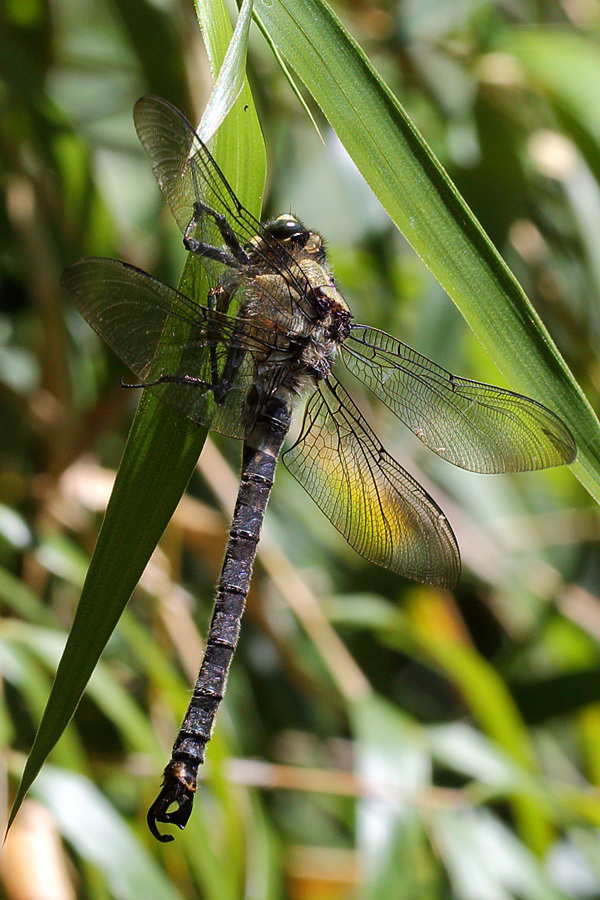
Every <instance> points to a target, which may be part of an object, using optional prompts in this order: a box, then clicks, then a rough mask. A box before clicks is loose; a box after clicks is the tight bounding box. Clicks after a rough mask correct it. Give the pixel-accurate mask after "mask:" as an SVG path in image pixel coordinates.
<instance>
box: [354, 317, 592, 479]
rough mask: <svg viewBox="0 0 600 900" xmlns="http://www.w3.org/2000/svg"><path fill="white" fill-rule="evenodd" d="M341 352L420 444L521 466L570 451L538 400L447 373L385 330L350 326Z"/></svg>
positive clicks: (479, 463)
mask: <svg viewBox="0 0 600 900" xmlns="http://www.w3.org/2000/svg"><path fill="white" fill-rule="evenodd" d="M342 358H343V360H344V362H345V364H346V366H347V367H348V368H349V369H350V371H351V372H352V373H353V374H354V375H356V377H357V378H359V379H360V380H361V381H362V382H363V384H365V385H366V386H367V387H368V388H370V389H371V390H372V391H373V393H374V394H375V395H376V396H377V397H379V399H380V400H381V401H382V402H383V403H385V405H386V406H388V407H389V409H391V410H392V412H393V413H395V414H396V415H397V416H398V418H400V419H401V420H402V421H403V422H404V423H405V425H407V426H408V427H409V428H410V430H411V431H412V432H413V433H414V434H416V436H417V437H418V438H420V440H422V441H423V443H424V444H426V445H427V446H428V447H430V448H431V449H432V450H434V451H435V452H436V453H437V454H439V456H442V457H443V458H444V459H447V460H448V461H449V462H451V463H454V465H456V466H461V467H462V468H463V469H470V470H471V471H472V472H483V473H488V474H489V473H496V472H525V471H530V470H532V469H545V468H548V467H550V466H560V465H563V464H564V463H570V462H573V460H574V459H575V456H576V454H577V448H576V445H575V441H574V440H573V436H572V435H571V432H570V431H569V429H568V428H567V427H566V425H565V424H564V423H563V422H562V421H561V420H560V419H559V418H558V416H556V415H554V413H553V412H551V411H550V410H549V409H546V407H545V406H542V404H541V403H537V402H536V401H535V400H532V399H531V398H529V397H523V396H522V395H521V394H515V393H513V392H512V391H507V390H504V389H503V388H499V387H493V386H492V385H489V384H482V383H480V382H477V381H470V380H469V379H467V378H459V377H457V376H456V375H451V374H450V372H447V371H446V370H445V369H442V368H441V366H438V365H436V364H435V363H434V362H432V361H431V360H430V359H427V357H426V356H422V355H421V354H420V353H417V352H416V351H415V350H412V349H411V348H410V347H408V346H407V345H406V344H403V343H402V341H399V340H396V338H393V337H391V336H390V335H389V334H386V333H385V332H383V331H378V330H377V329H375V328H369V327H368V326H366V325H357V326H354V327H353V328H352V331H351V333H350V336H349V337H348V339H347V340H346V342H345V344H344V345H343V347H342Z"/></svg>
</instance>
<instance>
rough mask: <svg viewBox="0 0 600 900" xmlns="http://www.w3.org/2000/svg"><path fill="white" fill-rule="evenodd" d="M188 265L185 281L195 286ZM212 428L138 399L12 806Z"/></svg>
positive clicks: (226, 27) (252, 118) (260, 162)
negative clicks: (74, 612)
mask: <svg viewBox="0 0 600 900" xmlns="http://www.w3.org/2000/svg"><path fill="white" fill-rule="evenodd" d="M201 27H202V28H203V34H204V38H205V42H206V45H207V49H208V52H209V57H210V60H211V66H212V69H213V72H215V71H217V70H218V69H219V67H220V65H221V63H222V61H223V58H224V56H225V53H226V51H227V47H228V44H229V41H230V39H231V31H232V29H231V23H230V21H229V18H228V16H227V13H226V12H225V10H224V8H223V6H222V4H221V2H220V0H213V2H212V3H210V4H209V3H205V4H203V13H202V17H201ZM213 152H214V155H215V156H216V158H217V160H218V162H219V164H220V166H221V167H222V169H223V170H224V171H225V173H226V174H227V176H228V178H229V179H230V181H231V183H232V186H233V188H234V190H235V191H236V193H237V194H238V196H240V198H241V199H242V201H243V202H244V204H245V205H246V206H247V207H248V208H249V209H250V210H252V211H253V212H254V214H255V215H257V216H260V206H261V200H262V192H263V188H264V178H265V151H264V144H263V141H262V135H261V132H260V128H259V125H258V119H257V116H256V111H255V108H254V104H253V100H252V96H251V94H250V91H249V89H248V87H247V85H246V86H245V87H244V88H243V90H242V92H241V94H240V96H239V98H238V100H237V101H236V104H235V105H234V108H233V110H232V112H231V113H230V114H229V116H228V118H227V121H226V122H224V124H223V126H222V128H221V129H220V131H219V133H218V135H217V137H216V139H215V141H214V145H213ZM197 287H198V286H197V285H194V284H192V281H191V279H190V277H189V275H188V269H187V267H186V269H184V273H183V275H182V278H181V281H180V283H179V288H180V290H182V291H183V292H190V291H191V290H192V289H194V288H196V289H197ZM205 437H206V430H205V429H202V428H199V427H197V426H195V425H193V424H192V423H191V422H188V421H182V419H181V418H180V417H178V416H177V415H176V414H175V412H174V411H173V410H171V409H170V408H169V407H167V406H166V405H165V404H163V403H160V402H159V401H158V400H156V399H155V398H154V397H152V396H151V395H150V394H146V395H144V396H143V397H142V400H141V401H140V404H139V407H138V410H137V413H136V416H135V419H134V422H133V425H132V428H131V432H130V434H129V438H128V441H127V446H126V448H125V452H124V454H123V459H122V461H121V465H120V467H119V471H118V473H117V477H116V480H115V485H114V489H113V492H112V495H111V498H110V501H109V504H108V507H107V510H106V515H105V517H104V522H103V523H102V528H101V530H100V534H99V537H98V542H97V544H96V548H95V551H94V555H93V557H92V560H91V563H90V568H89V570H88V574H87V578H86V581H85V584H84V587H83V591H82V594H81V599H80V602H79V606H78V608H77V613H76V615H75V619H74V621H73V626H72V628H71V632H70V634H69V637H68V640H67V644H66V646H65V650H64V653H63V656H62V658H61V661H60V664H59V666H58V670H57V673H56V679H55V682H54V685H53V688H52V691H51V694H50V697H49V699H48V703H47V706H46V709H45V711H44V715H43V718H42V721H41V723H40V726H39V728H38V732H37V734H36V738H35V741H34V744H33V747H32V749H31V752H30V754H29V757H28V759H27V763H26V765H25V769H24V772H23V776H22V778H21V782H20V784H19V787H18V791H17V795H16V798H15V801H14V803H13V807H12V809H11V814H10V819H9V827H10V823H11V822H12V821H13V819H14V817H15V815H16V813H17V811H18V809H19V807H20V805H21V803H22V801H23V798H24V796H25V794H26V792H27V790H28V789H29V787H30V786H31V784H32V782H33V780H34V779H35V778H36V776H37V774H38V772H39V771H40V768H41V767H42V765H43V763H44V761H45V759H46V758H47V756H48V754H49V753H50V751H51V750H52V748H53V747H54V745H55V744H56V742H57V741H58V739H59V738H60V736H61V734H62V733H63V731H64V729H65V728H66V726H67V724H68V722H69V720H70V719H71V716H72V715H73V713H74V711H75V709H76V707H77V704H78V703H79V700H80V699H81V695H82V693H83V691H84V689H85V686H86V684H87V682H88V680H89V678H90V675H91V673H92V671H93V669H94V667H95V665H96V663H97V661H98V659H99V657H100V654H101V653H102V651H103V649H104V647H105V645H106V642H107V641H108V639H109V637H110V635H111V634H112V632H113V630H114V628H115V626H116V624H117V621H118V619H119V616H120V615H121V613H122V612H123V609H124V608H125V605H126V604H127V601H128V600H129V597H130V596H131V593H132V591H133V590H134V588H135V586H136V584H137V582H138V580H139V578H140V576H141V574H142V572H143V570H144V568H145V566H146V563H147V562H148V560H149V558H150V555H151V553H152V552H153V550H154V548H155V546H156V544H157V543H158V541H159V539H160V537H161V535H162V533H163V531H164V529H165V527H166V525H167V523H168V522H169V519H170V518H171V515H172V513H173V511H174V509H175V507H176V506H177V503H178V502H179V499H180V497H181V495H182V493H183V491H184V490H185V487H186V485H187V483H188V481H189V478H190V475H191V474H192V471H193V469H194V466H195V463H196V461H197V459H198V455H199V453H200V451H201V449H202V446H203V443H204V440H205Z"/></svg>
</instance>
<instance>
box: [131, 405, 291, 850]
mask: <svg viewBox="0 0 600 900" xmlns="http://www.w3.org/2000/svg"><path fill="white" fill-rule="evenodd" d="M291 413H292V408H291V403H290V400H289V393H288V391H286V390H285V389H281V390H280V391H278V392H276V393H275V394H274V395H273V396H271V397H269V398H268V399H267V400H266V402H265V403H264V406H263V407H261V409H260V410H259V411H258V413H257V415H256V420H255V424H254V427H253V428H252V430H251V431H250V433H249V435H248V437H247V439H246V441H245V442H244V449H243V459H242V475H241V481H240V489H239V492H238V497H237V502H236V505H235V511H234V513H233V518H232V521H231V528H230V531H229V540H228V541H227V548H226V550H225V559H224V560H223V566H222V569H221V576H220V578H219V586H218V588H217V596H216V600H215V606H214V610H213V616H212V621H211V625H210V631H209V634H208V638H207V641H206V649H205V651H204V658H203V660H202V666H201V668H200V672H199V674H198V680H197V681H196V686H195V688H194V693H193V696H192V699H191V701H190V704H189V706H188V710H187V712H186V714H185V718H184V720H183V723H182V726H181V729H180V731H179V734H178V735H177V739H176V740H175V743H174V745H173V752H172V754H171V759H170V760H169V763H168V764H167V766H166V768H165V771H164V778H163V786H162V788H161V791H160V793H159V795H158V797H157V798H156V800H155V801H154V803H153V804H152V806H151V807H150V810H149V811H148V825H149V827H150V830H151V831H152V833H153V834H154V836H155V837H157V838H158V839H159V840H161V841H169V840H172V836H171V835H168V834H163V835H161V834H160V833H159V832H158V830H157V827H156V826H157V823H158V822H165V823H170V824H173V825H178V826H179V827H180V828H183V827H184V826H185V824H186V822H187V820H188V818H189V815H190V813H191V811H192V803H193V799H194V793H195V790H196V776H197V772H198V766H200V765H201V764H202V763H203V762H204V757H205V752H206V745H207V744H208V741H209V740H210V737H211V734H212V730H213V727H214V723H215V717H216V714H217V709H218V707H219V703H220V702H221V700H222V699H223V695H224V693H225V688H226V685H227V677H228V675H229V667H230V665H231V660H232V658H233V654H234V652H235V648H236V646H237V641H238V637H239V632H240V624H241V619H242V614H243V612H244V606H245V603H246V596H247V594H248V588H249V586H250V578H251V575H252V567H253V565H254V559H255V557H256V548H257V545H258V541H259V538H260V532H261V528H262V523H263V519H264V514H265V510H266V507H267V502H268V499H269V495H270V493H271V488H272V487H273V481H274V479H275V467H276V465H277V459H278V457H279V452H280V450H281V446H282V444H283V440H284V438H285V435H286V434H287V431H288V429H289V426H290V420H291ZM174 804H176V807H177V808H176V809H175V810H173V811H172V812H169V807H171V806H173V805H174Z"/></svg>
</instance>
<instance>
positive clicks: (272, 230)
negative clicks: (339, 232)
mask: <svg viewBox="0 0 600 900" xmlns="http://www.w3.org/2000/svg"><path fill="white" fill-rule="evenodd" d="M264 229H265V231H266V232H267V233H268V235H269V237H271V238H274V239H275V240H276V241H279V243H281V244H283V245H284V246H285V247H287V248H288V250H290V252H291V251H294V250H295V251H299V250H303V251H304V252H305V253H306V254H307V255H309V256H310V257H312V258H313V259H315V260H316V261H317V262H319V263H323V262H324V261H325V247H324V244H323V239H322V237H321V235H320V234H318V233H317V232H316V231H309V229H308V228H306V227H305V226H304V225H303V224H302V222H301V221H300V219H297V218H296V216H292V215H290V214H289V213H284V214H283V215H281V216H277V218H276V219H270V220H269V221H268V222H265V224H264Z"/></svg>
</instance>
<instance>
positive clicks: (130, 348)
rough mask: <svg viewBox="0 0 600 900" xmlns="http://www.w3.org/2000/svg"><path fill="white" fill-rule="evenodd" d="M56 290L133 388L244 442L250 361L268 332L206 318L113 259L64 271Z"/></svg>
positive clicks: (266, 343)
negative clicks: (124, 368)
mask: <svg viewBox="0 0 600 900" xmlns="http://www.w3.org/2000/svg"><path fill="white" fill-rule="evenodd" d="M62 285H63V288H64V290H65V292H66V294H67V296H68V297H69V299H70V300H71V301H72V303H73V304H74V305H75V306H76V307H77V309H78V310H79V312H80V313H81V314H82V316H83V317H84V318H85V319H86V320H87V321H88V322H89V324H90V325H91V326H92V328H94V329H95V331H97V332H98V334H99V335H100V336H101V337H102V338H103V339H104V340H105V341H106V342H107V344H108V345H109V346H110V347H112V349H113V350H114V351H115V353H117V355H118V356H120V357H121V359H122V360H123V361H124V362H125V363H126V365H128V366H129V368H130V369H131V370H132V371H133V372H134V373H135V375H136V376H137V378H138V379H139V381H140V383H148V389H149V390H151V391H152V393H154V394H155V395H156V396H158V397H160V399H161V400H163V401H164V402H165V403H168V404H169V405H170V406H172V407H174V408H175V409H177V410H179V411H180V412H181V413H183V415H185V416H187V417H188V418H190V419H193V420H194V421H195V422H201V423H202V424H204V425H207V426H208V427H211V428H213V429H215V430H217V431H221V432H222V433H224V434H228V435H230V436H232V437H238V438H241V437H243V436H244V428H243V416H242V413H243V405H244V398H245V396H246V393H247V390H248V388H249V387H250V384H251V383H252V380H253V379H254V377H255V376H254V362H253V353H255V352H262V353H265V352H267V351H268V350H269V349H270V348H271V347H272V345H273V341H274V340H275V335H274V333H273V332H266V331H263V330H262V329H261V328H259V327H257V326H256V325H254V324H253V323H250V322H245V321H244V320H241V319H239V318H238V319H233V318H231V317H229V316H226V315H223V314H220V313H218V312H216V311H214V310H210V309H207V308H205V307H204V306H201V305H200V304H198V303H195V302H194V301H192V300H190V299H189V298H188V297H185V296H184V295H183V294H180V293H179V292H178V291H175V290H173V289H172V288H170V287H168V286H167V285H166V284H163V283H162V282H161V281H158V279H156V278H152V277H151V276H150V275H148V274H147V273H146V272H143V271H142V270H141V269H136V268H135V267H134V266H130V265H128V264H127V263H123V262H120V261H118V260H114V259H83V260H81V261H80V262H77V263H75V264H74V265H72V266H69V268H68V269H66V270H65V272H64V273H63V277H62Z"/></svg>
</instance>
